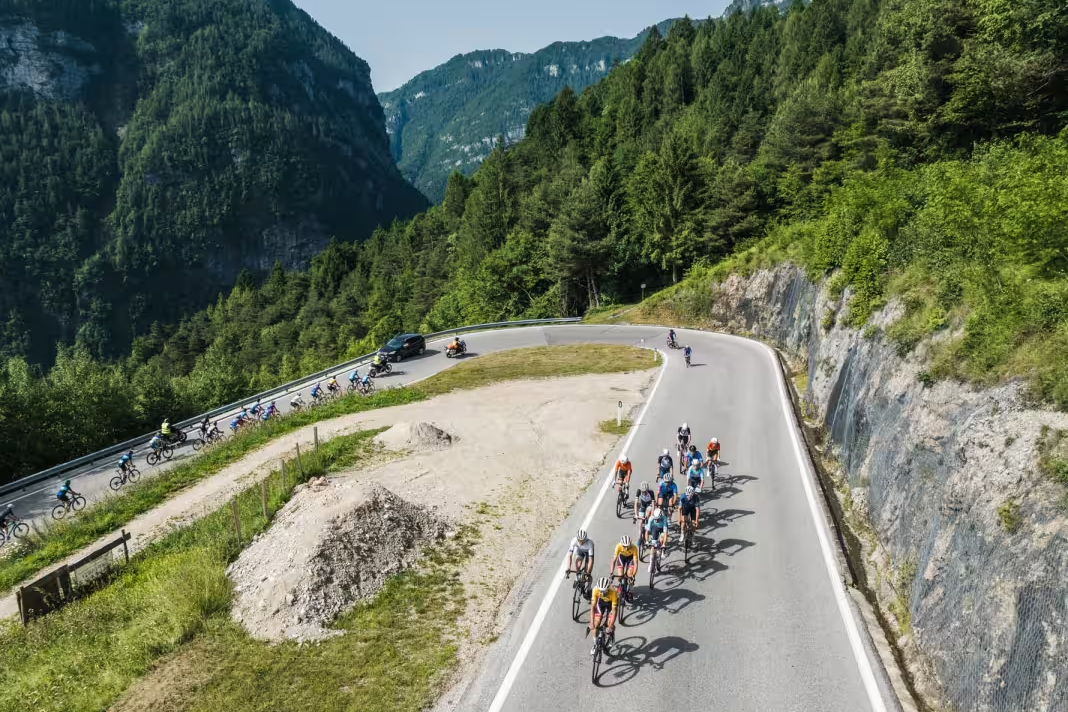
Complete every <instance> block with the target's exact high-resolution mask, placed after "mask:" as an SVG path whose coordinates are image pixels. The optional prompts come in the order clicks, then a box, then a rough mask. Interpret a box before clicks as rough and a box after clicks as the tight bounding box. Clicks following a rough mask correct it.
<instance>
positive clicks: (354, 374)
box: [349, 371, 360, 383]
mask: <svg viewBox="0 0 1068 712" xmlns="http://www.w3.org/2000/svg"><path fill="white" fill-rule="evenodd" d="M359 377H360V374H359V372H358V371H353V372H352V373H350V374H349V381H352V382H353V383H355V382H356V379H357V378H359Z"/></svg>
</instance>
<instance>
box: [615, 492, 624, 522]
mask: <svg viewBox="0 0 1068 712" xmlns="http://www.w3.org/2000/svg"><path fill="white" fill-rule="evenodd" d="M625 501H626V500H625V498H624V496H623V490H622V489H621V490H619V494H617V495H616V519H621V518H622V517H623V504H624V502H625Z"/></svg>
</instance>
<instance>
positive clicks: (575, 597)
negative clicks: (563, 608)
mask: <svg viewBox="0 0 1068 712" xmlns="http://www.w3.org/2000/svg"><path fill="white" fill-rule="evenodd" d="M582 565H583V566H585V563H583V564H582ZM592 578H593V577H591V576H590V575H589V573H587V572H586V571H585V570H582V571H579V572H578V573H576V574H575V583H574V585H573V586H572V588H573V590H572V592H571V620H573V621H576V622H577V621H578V619H579V616H580V615H582V609H583V608H584V606H583V603H584V602H585V601H586V591H587V590H588V589H589V585H590V581H591V580H592Z"/></svg>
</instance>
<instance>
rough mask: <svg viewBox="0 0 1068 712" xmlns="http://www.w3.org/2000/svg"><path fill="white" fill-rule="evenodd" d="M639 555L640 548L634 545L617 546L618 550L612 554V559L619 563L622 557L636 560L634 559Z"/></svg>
mask: <svg viewBox="0 0 1068 712" xmlns="http://www.w3.org/2000/svg"><path fill="white" fill-rule="evenodd" d="M637 555H638V547H637V546H635V545H634V544H633V543H632V544H631V545H630V546H623V545H622V544H616V550H615V551H614V552H613V553H612V559H613V560H615V561H618V560H619V559H620V558H621V557H624V558H627V559H631V560H632V561H633V560H634V557H635V556H637Z"/></svg>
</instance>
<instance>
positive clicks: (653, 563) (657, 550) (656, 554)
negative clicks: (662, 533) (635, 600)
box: [649, 539, 664, 588]
mask: <svg viewBox="0 0 1068 712" xmlns="http://www.w3.org/2000/svg"><path fill="white" fill-rule="evenodd" d="M663 556H664V547H663V545H662V544H661V543H660V540H659V539H657V540H656V541H654V542H653V553H652V556H650V557H649V588H655V586H654V585H653V582H654V578H655V577H656V575H657V574H659V573H660V562H661V560H662V559H663Z"/></svg>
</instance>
